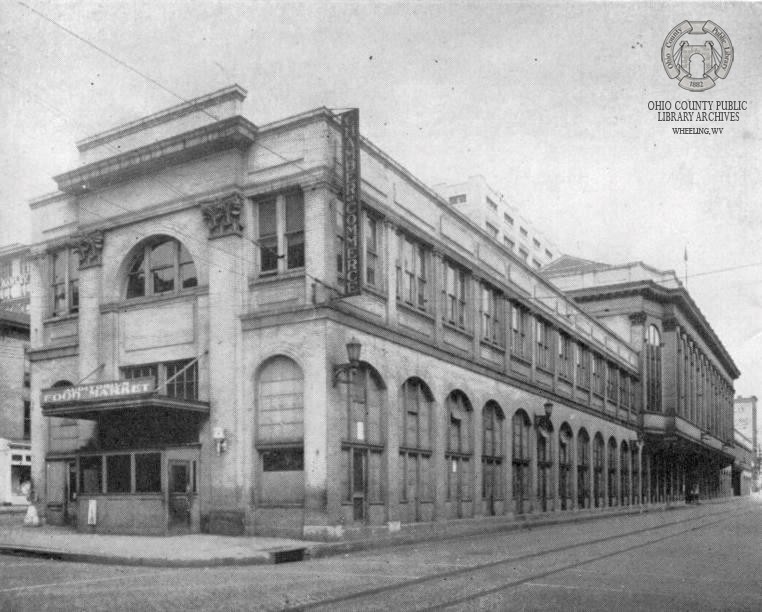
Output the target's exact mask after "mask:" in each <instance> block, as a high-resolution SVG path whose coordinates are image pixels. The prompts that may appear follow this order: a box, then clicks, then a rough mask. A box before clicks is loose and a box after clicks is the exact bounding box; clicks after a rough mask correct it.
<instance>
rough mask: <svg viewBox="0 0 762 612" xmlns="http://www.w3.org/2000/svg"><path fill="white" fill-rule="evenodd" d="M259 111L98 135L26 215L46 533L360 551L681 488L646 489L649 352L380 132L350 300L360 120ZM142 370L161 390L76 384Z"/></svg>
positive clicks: (365, 186)
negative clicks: (325, 542) (345, 123)
mask: <svg viewBox="0 0 762 612" xmlns="http://www.w3.org/2000/svg"><path fill="white" fill-rule="evenodd" d="M244 93H245V92H243V90H241V89H240V88H238V87H237V86H234V87H231V88H227V89H225V90H222V91H220V92H217V93H216V94H211V95H210V96H205V97H204V98H202V99H199V100H196V101H191V102H188V103H185V104H182V105H179V106H177V107H173V108H172V109H168V110H166V111H162V112H160V113H157V114H156V115H152V116H150V117H146V118H144V119H142V120H140V121H137V122H133V123H131V124H129V125H127V126H123V127H122V128H115V129H114V130H110V131H109V132H106V133H104V134H102V135H98V136H95V137H92V138H90V139H87V140H86V141H83V143H80V148H81V150H82V153H83V163H84V165H83V166H82V167H80V168H77V169H75V170H72V171H70V172H67V173H65V174H63V175H61V176H59V177H56V180H57V181H58V183H59V187H60V192H59V193H56V194H53V195H51V196H47V197H45V198H41V199H39V200H36V201H35V202H33V203H32V204H31V206H32V211H33V215H34V217H35V219H34V223H33V227H35V228H36V231H37V235H36V236H35V240H34V245H33V247H32V250H33V253H34V254H35V256H36V258H35V259H34V266H33V270H32V275H31V276H32V285H33V288H34V290H33V293H32V295H33V300H32V306H31V318H32V324H31V326H32V349H33V350H32V360H33V369H32V392H33V393H32V398H33V433H34V436H33V440H34V441H35V449H36V451H37V452H36V454H35V463H34V469H33V472H34V480H35V484H36V486H37V488H38V491H40V492H41V505H42V509H43V510H44V511H45V514H46V515H47V518H48V520H49V521H53V522H56V521H58V522H71V523H76V524H77V525H78V527H79V528H80V529H83V530H94V531H96V532H141V533H173V532H177V531H212V532H216V533H248V534H281V535H291V536H297V537H307V538H323V539H344V538H354V537H387V536H389V535H391V534H394V533H397V532H400V531H406V530H407V531H415V530H421V529H422V530H426V529H430V530H434V531H432V533H433V532H435V531H436V529H437V526H438V525H439V526H441V525H443V524H450V523H452V524H465V523H469V521H471V522H472V521H477V520H482V519H486V518H487V517H494V516H497V517H503V519H505V520H508V519H511V518H512V517H515V516H519V515H524V514H527V513H539V512H562V511H566V512H573V511H575V510H576V511H582V510H585V511H588V510H589V511H591V512H593V511H595V509H596V508H597V509H599V510H600V511H603V510H604V509H607V508H612V507H619V506H622V505H633V504H643V503H646V502H649V503H650V502H651V501H653V502H654V503H665V502H670V501H676V500H678V499H679V498H680V497H681V496H680V495H679V493H678V488H677V487H676V486H675V487H672V488H670V489H668V490H667V489H664V488H660V489H658V490H656V489H655V488H654V489H653V490H652V488H651V487H652V480H650V479H649V476H650V474H651V470H656V469H657V466H656V465H655V464H654V465H652V464H651V463H649V462H648V461H646V460H645V459H644V455H643V452H642V449H643V445H642V442H641V435H640V432H641V427H640V412H641V411H640V406H641V402H642V401H643V399H642V392H641V389H642V384H641V382H640V381H641V371H640V363H639V355H638V352H637V349H633V347H631V346H630V343H629V342H630V338H629V337H627V338H623V337H621V336H620V335H617V334H616V333H615V332H613V331H612V330H611V329H609V328H608V327H606V326H604V325H602V324H601V323H600V322H598V321H597V320H596V319H595V318H594V317H592V316H590V315H589V314H587V313H586V312H585V311H584V310H583V309H581V308H580V307H579V306H577V305H576V304H575V303H574V302H573V301H572V300H570V299H569V298H568V297H567V296H565V295H564V294H563V293H562V292H561V291H559V290H558V289H556V288H555V287H554V286H553V285H552V284H551V283H549V282H548V281H547V280H545V279H544V278H542V277H541V276H539V275H538V274H537V273H536V272H535V271H533V270H532V268H531V266H530V265H527V264H526V263H525V262H523V261H521V259H520V258H518V257H517V256H516V255H515V254H514V253H513V252H512V251H511V250H510V249H508V248H506V247H504V246H502V245H500V244H499V243H496V242H495V241H492V240H490V239H489V235H488V234H487V233H486V232H485V230H484V229H483V228H481V227H479V226H478V225H476V224H474V223H472V222H471V221H469V220H468V219H466V218H465V217H464V216H463V215H460V214H458V213H455V212H453V210H452V208H451V207H450V205H449V204H448V202H447V201H445V200H443V199H442V198H441V197H440V196H439V195H437V194H436V193H435V192H434V191H432V190H430V189H429V188H427V187H426V186H425V185H423V184H422V183H420V181H418V180H417V179H416V178H415V177H413V176H412V175H411V174H409V173H408V172H407V171H406V170H404V169H403V168H401V167H400V166H399V165H398V164H397V163H396V162H394V160H392V159H391V158H390V157H388V156H387V155H385V154H384V153H382V152H381V151H380V150H378V149H377V148H376V147H375V146H374V145H373V144H372V143H370V142H369V141H367V140H365V139H362V141H361V158H360V161H361V163H360V166H361V172H362V198H363V209H364V212H363V216H362V218H361V222H362V224H361V227H362V232H361V237H362V240H361V245H362V259H361V261H362V267H361V270H362V293H361V295H356V296H352V297H344V296H343V295H342V292H343V287H344V283H345V280H346V279H345V278H344V276H343V275H344V271H345V268H344V265H345V257H344V256H345V253H344V248H343V240H344V235H343V232H342V227H343V223H345V222H347V220H346V219H345V218H344V215H343V210H344V205H343V202H342V201H341V197H342V196H341V194H342V193H343V190H342V187H343V186H342V184H341V177H342V171H341V166H340V163H341V159H342V156H341V132H340V125H339V121H338V119H337V117H336V116H335V115H334V114H333V113H331V112H330V111H328V110H327V109H317V110H314V111H310V112H307V113H304V114H301V115H298V116H295V117H290V118H287V119H283V120H281V121H277V122H274V123H272V124H268V125H263V126H255V125H254V124H252V123H251V122H249V121H247V120H246V119H244V118H242V117H240V116H239V115H238V114H237V113H238V110H237V105H238V103H239V102H240V101H241V100H242V99H243V96H244ZM157 133H161V134H162V139H159V140H156V138H155V135H156V134H157ZM177 143H183V146H182V147H181V149H180V148H178V147H177ZM117 145H119V146H117ZM127 145H129V147H128V146H127ZM117 149H118V151H119V153H118V154H115V151H116V150H117ZM108 150H111V153H110V156H109V153H108ZM180 150H181V151H182V153H179V152H178V151H180ZM83 236H98V237H100V238H102V241H100V240H99V241H97V242H91V243H88V244H94V245H96V247H97V248H95V249H93V248H90V247H88V249H89V250H88V249H83V248H82V247H81V246H80V245H82V237H83ZM355 343H359V346H360V356H359V358H358V359H357V360H356V361H350V360H349V356H348V354H347V345H353V344H355ZM126 379H129V380H134V381H141V384H142V382H144V381H148V382H149V383H150V385H151V391H150V392H139V393H138V392H133V391H129V390H128V391H125V392H122V391H118V392H114V391H112V390H113V389H121V388H122V387H121V386H114V385H106V387H97V388H87V389H86V388H84V387H83V386H82V385H87V384H88V383H105V382H108V381H117V380H126ZM127 387H129V385H126V386H125V387H124V388H125V389H126V388H127ZM138 387H140V385H136V386H135V388H138ZM141 388H142V387H141ZM93 389H95V390H93ZM103 389H107V391H104V390H103ZM43 391H44V394H43ZM43 395H44V396H45V397H46V398H48V399H46V400H45V402H43V401H42V397H43ZM83 398H86V399H83ZM548 411H549V412H550V415H549V416H547V413H548ZM653 482H654V483H657V482H659V483H661V482H662V481H661V480H659V481H657V480H653ZM654 486H656V485H654ZM490 520H497V519H495V518H490Z"/></svg>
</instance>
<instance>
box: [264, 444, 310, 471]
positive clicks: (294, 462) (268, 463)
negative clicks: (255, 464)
mask: <svg viewBox="0 0 762 612" xmlns="http://www.w3.org/2000/svg"><path fill="white" fill-rule="evenodd" d="M303 469H304V449H301V448H273V449H269V450H263V451H262V471H264V472H297V471H301V470H303Z"/></svg>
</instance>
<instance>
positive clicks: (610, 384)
mask: <svg viewBox="0 0 762 612" xmlns="http://www.w3.org/2000/svg"><path fill="white" fill-rule="evenodd" d="M617 382H618V381H617V369H616V367H615V366H614V365H613V364H611V363H607V364H606V397H607V398H608V399H610V400H612V401H616V394H617V386H618V385H617Z"/></svg>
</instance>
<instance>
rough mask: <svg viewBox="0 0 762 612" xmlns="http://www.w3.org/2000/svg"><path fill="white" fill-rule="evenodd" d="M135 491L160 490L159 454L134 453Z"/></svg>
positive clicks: (151, 491)
mask: <svg viewBox="0 0 762 612" xmlns="http://www.w3.org/2000/svg"><path fill="white" fill-rule="evenodd" d="M135 492H136V493H159V492H161V454H160V453H146V454H138V455H135Z"/></svg>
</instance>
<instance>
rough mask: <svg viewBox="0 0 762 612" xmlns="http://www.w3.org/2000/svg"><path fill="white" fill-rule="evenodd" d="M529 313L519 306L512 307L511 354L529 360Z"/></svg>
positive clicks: (513, 305)
mask: <svg viewBox="0 0 762 612" xmlns="http://www.w3.org/2000/svg"><path fill="white" fill-rule="evenodd" d="M529 318H530V317H529V311H527V310H526V309H525V308H524V307H522V306H519V305H518V304H512V305H511V354H513V355H514V356H516V357H520V358H522V359H529V358H530V357H531V353H529Z"/></svg>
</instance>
